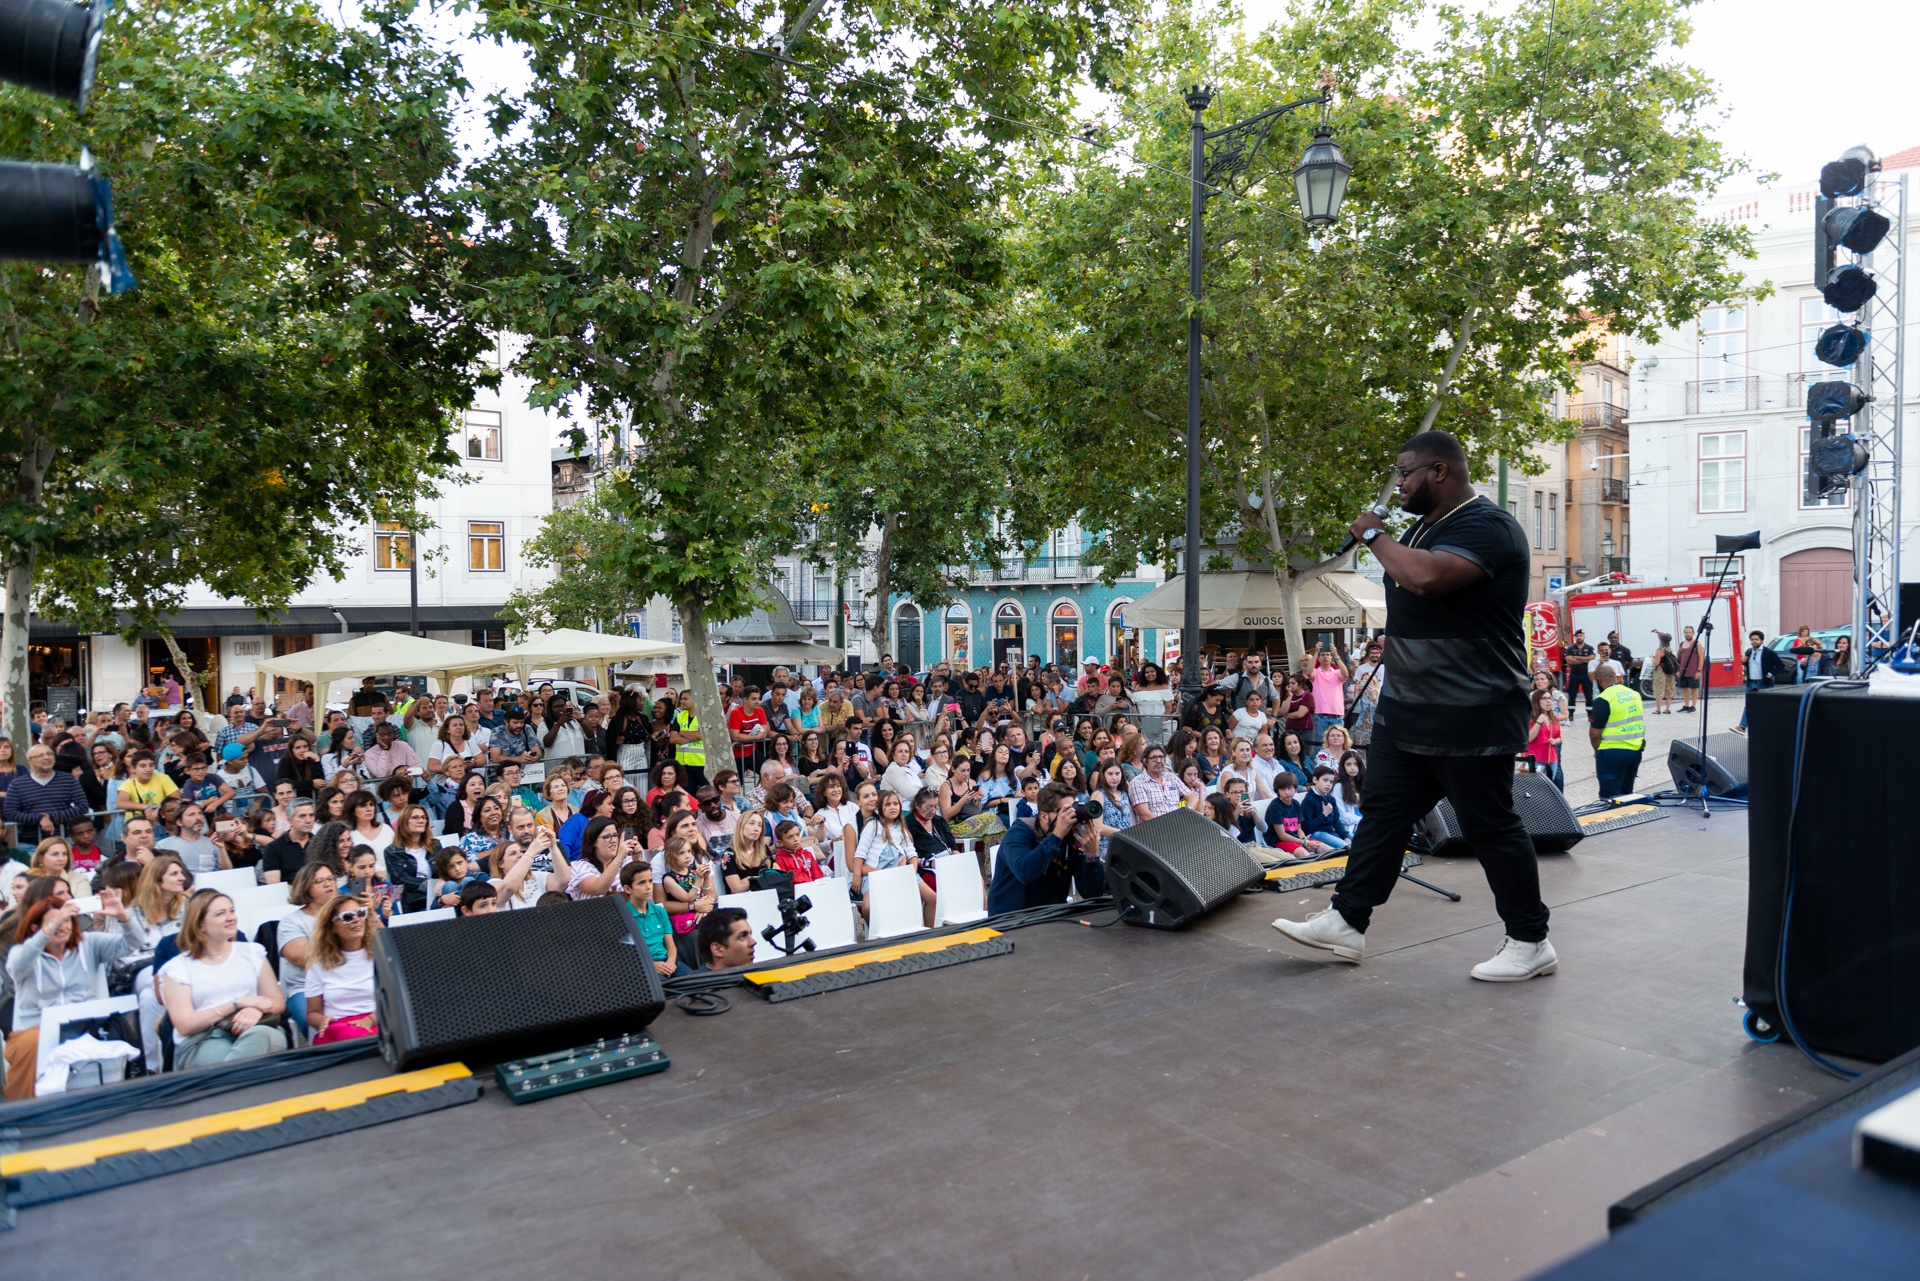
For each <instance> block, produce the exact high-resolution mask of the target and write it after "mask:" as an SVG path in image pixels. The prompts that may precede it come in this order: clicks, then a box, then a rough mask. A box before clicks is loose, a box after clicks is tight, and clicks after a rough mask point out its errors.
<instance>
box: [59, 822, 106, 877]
mask: <svg viewBox="0 0 1920 1281" xmlns="http://www.w3.org/2000/svg"><path fill="white" fill-rule="evenodd" d="M96 834H97V830H96V829H95V827H94V825H93V820H92V819H91V818H76V819H74V820H73V822H71V823H69V824H67V836H68V839H69V840H70V841H71V842H72V843H73V870H74V871H76V872H85V873H86V874H87V875H89V876H91V875H93V874H94V873H95V872H97V871H99V870H100V860H101V858H103V857H104V856H103V855H102V854H101V852H100V847H99V846H98V845H96V844H94V837H95V835H96Z"/></svg>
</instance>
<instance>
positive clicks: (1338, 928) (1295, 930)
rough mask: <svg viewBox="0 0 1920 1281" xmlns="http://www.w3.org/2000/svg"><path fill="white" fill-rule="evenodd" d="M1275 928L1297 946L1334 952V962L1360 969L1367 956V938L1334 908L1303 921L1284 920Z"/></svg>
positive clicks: (1274, 926)
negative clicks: (1362, 960) (1344, 963)
mask: <svg viewBox="0 0 1920 1281" xmlns="http://www.w3.org/2000/svg"><path fill="white" fill-rule="evenodd" d="M1273 928H1274V929H1276V930H1279V931H1280V932H1281V933H1282V934H1284V935H1286V936H1287V937H1288V938H1290V939H1292V940H1293V941H1294V942H1296V943H1300V944H1303V945H1305V946H1307V947H1311V948H1315V949H1317V950H1319V951H1322V952H1331V953H1332V954H1333V957H1334V959H1335V960H1340V961H1346V962H1348V963H1349V964H1352V965H1358V964H1359V963H1360V960H1361V958H1362V957H1364V956H1365V955H1366V954H1367V936H1366V935H1364V934H1362V933H1361V932H1360V931H1359V930H1356V929H1354V928H1353V926H1351V925H1348V924H1347V918H1346V917H1344V916H1342V915H1340V913H1339V912H1338V911H1336V910H1335V909H1333V908H1331V907H1330V908H1327V909H1326V910H1324V911H1320V912H1315V913H1314V914H1313V915H1312V916H1309V917H1308V918H1307V919H1306V920H1304V921H1289V920H1287V919H1286V918H1285V917H1281V918H1280V919H1279V920H1277V921H1275V922H1274V923H1273Z"/></svg>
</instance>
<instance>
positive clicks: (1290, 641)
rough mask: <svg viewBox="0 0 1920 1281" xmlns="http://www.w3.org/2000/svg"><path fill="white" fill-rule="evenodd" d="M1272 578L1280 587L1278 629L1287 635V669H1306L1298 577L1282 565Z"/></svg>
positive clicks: (1295, 670) (1304, 633) (1304, 635)
mask: <svg viewBox="0 0 1920 1281" xmlns="http://www.w3.org/2000/svg"><path fill="white" fill-rule="evenodd" d="M1273 578H1274V583H1275V584H1276V585H1277V586H1278V587H1279V589H1280V630H1281V631H1282V632H1284V633H1285V634H1286V637H1287V671H1289V672H1302V671H1306V670H1308V669H1307V668H1306V667H1304V666H1302V662H1303V660H1304V658H1305V655H1306V652H1307V633H1306V630H1305V629H1304V628H1302V627H1301V626H1300V577H1299V575H1298V574H1296V573H1294V572H1293V571H1292V570H1291V569H1288V568H1285V567H1284V566H1283V567H1280V568H1277V569H1275V570H1274V571H1273ZM1275 692H1276V693H1278V692H1279V691H1277V690H1276V691H1275Z"/></svg>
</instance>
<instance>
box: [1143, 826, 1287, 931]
mask: <svg viewBox="0 0 1920 1281" xmlns="http://www.w3.org/2000/svg"><path fill="white" fill-rule="evenodd" d="M1265 875H1266V871H1265V869H1264V868H1262V867H1261V866H1260V860H1259V859H1257V858H1255V857H1254V856H1253V852H1252V851H1251V850H1250V849H1248V848H1247V847H1246V846H1245V845H1242V844H1241V843H1240V842H1239V841H1236V840H1234V839H1233V838H1232V837H1230V836H1227V835H1226V834H1225V833H1223V832H1221V830H1220V829H1219V828H1218V827H1215V826H1214V825H1213V823H1212V821H1211V820H1209V819H1205V818H1202V817H1200V815H1199V814H1198V813H1196V812H1195V811H1193V810H1188V809H1178V810H1174V811H1173V812H1172V813H1171V814H1162V815H1161V816H1160V817H1159V818H1155V819H1148V820H1147V821H1146V822H1144V823H1140V824H1136V825H1135V826H1133V827H1130V828H1128V829H1127V830H1126V831H1124V832H1121V833H1119V834H1118V835H1116V836H1115V837H1114V838H1113V839H1112V840H1110V841H1109V842H1107V892H1108V893H1110V894H1112V895H1113V901H1114V902H1115V903H1116V904H1119V905H1120V906H1121V907H1123V908H1127V909H1130V910H1129V911H1128V912H1127V913H1126V915H1125V917H1124V918H1123V919H1125V920H1128V921H1131V922H1133V923H1134V924H1135V925H1148V926H1152V927H1153V928H1154V929H1160V930H1177V929H1179V928H1181V927H1182V926H1184V925H1188V924H1191V923H1192V922H1194V921H1196V920H1198V919H1200V918H1201V917H1202V916H1205V915H1206V914H1207V913H1208V912H1211V911H1212V910H1213V909H1214V908H1216V907H1219V906H1220V905H1221V904H1222V903H1225V902H1226V901H1227V900H1229V899H1231V898H1234V897H1235V896H1237V895H1238V894H1239V893H1240V892H1241V891H1242V890H1245V889H1246V888H1247V887H1248V886H1251V885H1258V884H1259V883H1260V880H1261V878H1262V877H1263V876H1265Z"/></svg>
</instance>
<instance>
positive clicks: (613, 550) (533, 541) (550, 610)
mask: <svg viewBox="0 0 1920 1281" xmlns="http://www.w3.org/2000/svg"><path fill="white" fill-rule="evenodd" d="M607 499H608V495H607V494H606V493H605V491H602V490H595V491H594V492H593V493H591V494H589V495H587V496H586V497H585V498H583V499H581V500H580V501H579V502H577V503H575V504H573V505H572V506H570V507H561V508H557V509H555V510H554V512H553V513H552V514H551V515H549V516H547V518H546V519H545V520H543V521H541V523H540V532H539V533H537V534H535V535H534V536H533V537H532V538H529V539H528V540H527V541H526V543H525V544H524V545H523V546H522V548H521V552H520V556H521V561H522V563H523V564H524V565H525V566H526V567H527V568H528V569H532V570H540V571H544V572H545V573H546V574H547V575H548V576H549V578H550V581H549V582H548V583H547V584H546V585H545V586H543V587H540V588H537V589H532V590H528V589H524V588H523V589H516V590H515V591H514V592H513V593H512V594H511V595H509V596H508V597H507V600H506V604H504V605H502V606H501V607H500V617H501V618H502V620H504V621H505V623H506V625H507V631H508V632H509V633H510V634H511V637H512V639H513V641H514V642H515V643H516V644H517V643H519V642H520V641H522V640H524V639H526V637H527V635H528V634H529V633H531V632H550V631H555V630H558V629H559V628H562V627H573V628H577V629H579V630H581V631H604V632H619V631H624V630H625V626H626V625H625V622H624V621H623V620H624V618H625V616H626V615H628V614H630V613H635V612H637V611H639V610H641V609H642V608H644V607H645V606H646V603H647V598H646V597H645V596H639V595H636V594H635V589H634V586H633V581H634V580H633V578H632V577H631V576H630V575H628V574H627V573H625V572H624V571H622V570H620V569H619V568H618V555H619V551H620V548H621V547H622V546H623V544H624V543H625V541H626V536H625V531H624V530H623V529H622V528H621V526H620V522H619V519H618V517H617V516H616V515H615V514H614V512H613V511H612V510H611V508H610V506H609V504H608V501H607Z"/></svg>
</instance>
